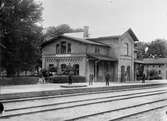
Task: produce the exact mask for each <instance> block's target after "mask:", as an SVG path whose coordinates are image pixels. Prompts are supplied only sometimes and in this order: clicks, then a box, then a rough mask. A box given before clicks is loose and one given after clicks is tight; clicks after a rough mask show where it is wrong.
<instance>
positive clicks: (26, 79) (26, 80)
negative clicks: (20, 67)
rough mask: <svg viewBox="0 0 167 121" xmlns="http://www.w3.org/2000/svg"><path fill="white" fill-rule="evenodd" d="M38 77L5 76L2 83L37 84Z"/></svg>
mask: <svg viewBox="0 0 167 121" xmlns="http://www.w3.org/2000/svg"><path fill="white" fill-rule="evenodd" d="M37 83H38V77H5V78H3V79H0V85H25V84H37Z"/></svg>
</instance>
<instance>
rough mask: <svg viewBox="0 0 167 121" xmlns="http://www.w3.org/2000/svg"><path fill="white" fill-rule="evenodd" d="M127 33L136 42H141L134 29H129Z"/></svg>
mask: <svg viewBox="0 0 167 121" xmlns="http://www.w3.org/2000/svg"><path fill="white" fill-rule="evenodd" d="M127 33H129V35H130V36H131V37H132V38H133V40H134V41H139V39H138V38H137V36H136V35H135V33H134V32H133V31H132V29H131V28H130V29H128V30H127Z"/></svg>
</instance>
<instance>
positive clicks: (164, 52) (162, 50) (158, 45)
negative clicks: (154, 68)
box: [147, 39, 167, 58]
mask: <svg viewBox="0 0 167 121" xmlns="http://www.w3.org/2000/svg"><path fill="white" fill-rule="evenodd" d="M147 56H148V57H149V58H165V57H167V43H166V41H165V40H162V39H157V40H155V41H152V42H151V43H150V44H149V45H148V51H147Z"/></svg>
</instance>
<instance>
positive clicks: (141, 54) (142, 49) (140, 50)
mask: <svg viewBox="0 0 167 121" xmlns="http://www.w3.org/2000/svg"><path fill="white" fill-rule="evenodd" d="M135 46H136V47H135V49H136V50H137V59H143V58H146V57H147V54H146V48H147V46H148V44H147V43H145V42H138V43H135Z"/></svg>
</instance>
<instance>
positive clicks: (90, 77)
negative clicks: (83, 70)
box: [89, 73, 111, 86]
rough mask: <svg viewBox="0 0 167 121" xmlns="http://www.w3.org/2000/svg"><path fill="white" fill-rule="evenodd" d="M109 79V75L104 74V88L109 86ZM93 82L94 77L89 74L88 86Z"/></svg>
mask: <svg viewBox="0 0 167 121" xmlns="http://www.w3.org/2000/svg"><path fill="white" fill-rule="evenodd" d="M110 79H111V76H110V74H109V73H106V75H105V82H106V86H109V82H110ZM93 80H94V75H93V74H90V75H89V85H93Z"/></svg>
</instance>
